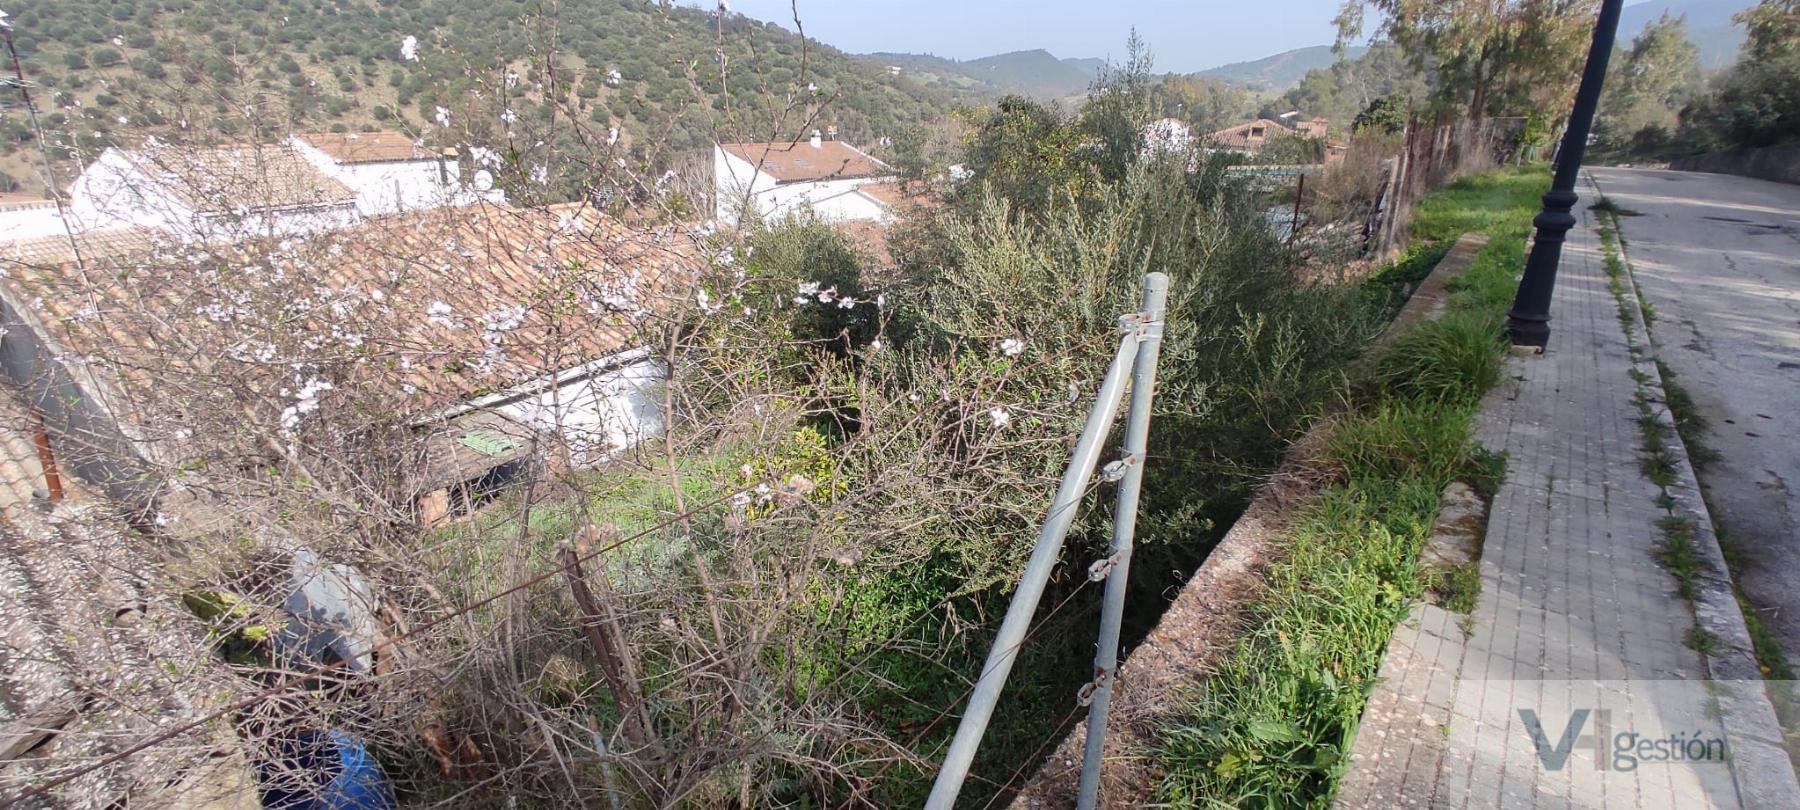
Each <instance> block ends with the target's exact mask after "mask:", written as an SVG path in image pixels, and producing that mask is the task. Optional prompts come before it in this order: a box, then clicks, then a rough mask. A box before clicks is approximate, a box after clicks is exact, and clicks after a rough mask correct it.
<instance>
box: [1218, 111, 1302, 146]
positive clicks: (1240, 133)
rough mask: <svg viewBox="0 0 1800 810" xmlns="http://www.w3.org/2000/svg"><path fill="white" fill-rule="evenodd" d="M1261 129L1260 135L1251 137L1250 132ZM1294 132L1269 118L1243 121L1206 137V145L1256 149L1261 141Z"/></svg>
mask: <svg viewBox="0 0 1800 810" xmlns="http://www.w3.org/2000/svg"><path fill="white" fill-rule="evenodd" d="M1256 127H1262V134H1261V135H1251V134H1250V133H1251V130H1252V129H1254V128H1256ZM1292 134H1294V130H1292V129H1290V128H1289V127H1288V126H1287V125H1285V124H1283V123H1281V122H1280V121H1276V120H1273V119H1270V118H1261V119H1258V120H1255V121H1245V122H1244V123H1242V124H1237V125H1235V126H1230V127H1226V128H1224V129H1221V130H1219V131H1217V132H1214V133H1212V134H1210V135H1207V136H1206V141H1207V143H1210V144H1212V145H1214V146H1217V147H1221V148H1225V149H1257V148H1261V147H1262V145H1263V141H1265V140H1267V139H1269V138H1273V137H1276V136H1278V135H1292Z"/></svg>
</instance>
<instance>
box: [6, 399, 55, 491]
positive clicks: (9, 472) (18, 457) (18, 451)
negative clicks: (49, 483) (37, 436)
mask: <svg viewBox="0 0 1800 810" xmlns="http://www.w3.org/2000/svg"><path fill="white" fill-rule="evenodd" d="M31 424H32V421H31V416H30V414H29V412H27V411H26V409H25V405H24V403H22V402H19V401H18V399H17V398H16V397H15V396H14V395H13V392H12V391H10V390H4V389H0V515H4V514H5V512H6V510H7V509H11V508H13V507H16V506H23V505H25V504H29V503H31V501H32V498H33V496H34V495H35V493H37V492H38V491H39V490H41V489H43V488H44V468H43V466H42V465H40V464H39V463H38V454H37V445H35V444H33V443H32V433H31Z"/></svg>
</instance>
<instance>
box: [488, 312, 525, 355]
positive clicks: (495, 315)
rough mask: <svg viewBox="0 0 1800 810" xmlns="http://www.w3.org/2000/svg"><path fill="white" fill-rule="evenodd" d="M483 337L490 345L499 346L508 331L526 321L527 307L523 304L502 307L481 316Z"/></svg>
mask: <svg viewBox="0 0 1800 810" xmlns="http://www.w3.org/2000/svg"><path fill="white" fill-rule="evenodd" d="M481 323H482V331H483V333H484V334H483V338H484V339H486V340H487V342H488V345H489V346H498V345H499V344H500V342H501V341H502V340H504V339H505V337H506V333H507V332H511V331H512V330H514V329H517V328H519V327H520V326H521V325H523V324H524V323H525V308H524V307H522V306H510V307H501V308H499V309H496V310H493V311H491V312H488V313H487V314H485V315H482V316H481Z"/></svg>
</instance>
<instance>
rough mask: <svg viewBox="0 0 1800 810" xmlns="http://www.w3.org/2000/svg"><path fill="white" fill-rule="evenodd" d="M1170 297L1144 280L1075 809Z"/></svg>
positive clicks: (1104, 675)
mask: <svg viewBox="0 0 1800 810" xmlns="http://www.w3.org/2000/svg"><path fill="white" fill-rule="evenodd" d="M1301 177H1302V178H1304V177H1305V175H1301ZM1302 182H1304V180H1302ZM1168 298H1169V277H1168V276H1167V275H1165V274H1163V273H1151V274H1149V275H1147V276H1144V310H1143V312H1144V319H1143V321H1141V322H1140V323H1139V324H1138V330H1139V331H1138V348H1137V360H1136V361H1135V363H1134V364H1133V366H1132V372H1131V409H1130V410H1129V411H1127V412H1126V417H1125V458H1124V463H1125V477H1124V478H1123V479H1122V480H1120V482H1119V497H1118V501H1117V502H1116V504H1115V506H1114V507H1113V535H1112V554H1111V555H1110V556H1109V557H1108V561H1109V562H1110V563H1111V568H1110V569H1109V570H1108V571H1107V573H1106V599H1105V601H1103V602H1102V603H1101V604H1100V648H1099V650H1097V651H1096V652H1095V653H1094V684H1095V687H1094V691H1093V694H1092V696H1091V698H1090V699H1091V700H1092V701H1093V702H1092V703H1091V704H1089V706H1088V723H1087V750H1086V752H1085V754H1084V755H1083V757H1082V759H1081V791H1080V794H1079V797H1078V800H1077V804H1076V807H1077V808H1078V809H1079V810H1092V809H1093V808H1094V807H1095V802H1096V801H1098V800H1099V798H1100V760H1101V756H1102V753H1103V752H1104V750H1105V748H1106V710H1107V707H1108V706H1109V705H1110V704H1111V703H1112V687H1113V681H1114V678H1113V675H1114V673H1115V671H1116V670H1117V669H1118V663H1119V627H1120V626H1121V625H1122V624H1124V620H1125V586H1126V584H1127V578H1128V577H1129V576H1130V575H1131V546H1132V538H1133V536H1134V534H1135V533H1136V531H1137V507H1138V493H1139V492H1141V491H1142V490H1143V483H1144V463H1145V458H1146V457H1147V455H1148V453H1149V446H1150V402H1151V397H1152V396H1154V395H1155V393H1156V360H1157V356H1158V355H1159V354H1161V352H1162V330H1163V312H1164V310H1165V308H1166V304H1167V302H1168Z"/></svg>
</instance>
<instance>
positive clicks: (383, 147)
mask: <svg viewBox="0 0 1800 810" xmlns="http://www.w3.org/2000/svg"><path fill="white" fill-rule="evenodd" d="M297 137H299V138H300V140H303V141H305V142H307V143H308V144H311V145H312V147H313V148H314V149H317V150H319V151H321V152H324V153H325V154H327V155H329V156H331V159H332V160H335V161H337V162H339V163H380V162H384V161H392V160H436V159H437V155H436V154H435V153H433V152H432V151H431V150H430V149H426V148H424V147H422V146H419V145H418V144H417V143H415V142H414V141H413V139H412V138H409V137H407V136H406V135H404V134H402V133H399V132H312V133H307V134H304V135H299V136H297Z"/></svg>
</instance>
